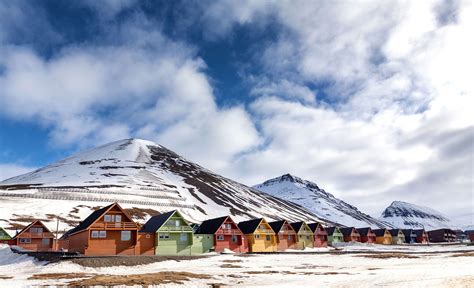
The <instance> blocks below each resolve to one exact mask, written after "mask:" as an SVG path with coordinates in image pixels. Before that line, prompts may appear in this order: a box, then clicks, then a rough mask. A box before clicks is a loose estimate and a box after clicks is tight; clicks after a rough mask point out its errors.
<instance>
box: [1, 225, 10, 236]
mask: <svg viewBox="0 0 474 288" xmlns="http://www.w3.org/2000/svg"><path fill="white" fill-rule="evenodd" d="M0 231H2V232H3V234H5V236H6V237H8V238H12V236H10V234H8V232H7V231H5V229H3V228H2V227H0Z"/></svg>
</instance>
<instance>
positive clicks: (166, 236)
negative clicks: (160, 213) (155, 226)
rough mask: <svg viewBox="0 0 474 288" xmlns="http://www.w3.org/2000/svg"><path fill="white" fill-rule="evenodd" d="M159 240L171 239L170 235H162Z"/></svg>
mask: <svg viewBox="0 0 474 288" xmlns="http://www.w3.org/2000/svg"><path fill="white" fill-rule="evenodd" d="M158 238H159V239H170V234H168V233H160V235H159V237H158Z"/></svg>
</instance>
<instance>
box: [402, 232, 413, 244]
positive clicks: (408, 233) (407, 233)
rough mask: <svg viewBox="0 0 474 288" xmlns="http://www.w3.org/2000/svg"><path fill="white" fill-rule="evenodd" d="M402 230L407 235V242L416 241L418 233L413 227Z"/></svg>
mask: <svg viewBox="0 0 474 288" xmlns="http://www.w3.org/2000/svg"><path fill="white" fill-rule="evenodd" d="M402 232H403V235H405V243H408V244H413V243H416V233H415V231H414V230H413V229H402Z"/></svg>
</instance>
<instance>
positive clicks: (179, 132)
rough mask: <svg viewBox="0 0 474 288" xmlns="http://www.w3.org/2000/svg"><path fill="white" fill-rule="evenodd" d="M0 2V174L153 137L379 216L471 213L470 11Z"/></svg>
mask: <svg viewBox="0 0 474 288" xmlns="http://www.w3.org/2000/svg"><path fill="white" fill-rule="evenodd" d="M380 3H381V2H380V1H299V0H296V1H294V0H293V1H285V0H277V1H264V0H261V1H201V0H199V1H197V0H196V1H162V2H159V1H134V0H103V1H95V0H90V1H86V0H84V1H47V0H45V1H21V0H17V1H7V0H0V178H7V177H9V176H13V175H16V174H19V173H23V172H26V171H28V170H31V169H33V168H35V167H40V166H43V165H46V164H48V163H51V162H54V161H56V160H59V159H61V158H63V157H65V156H67V155H69V154H71V153H73V152H76V151H78V150H82V149H85V148H90V147H93V146H97V145H99V144H102V143H106V142H110V141H114V140H118V139H122V138H128V137H137V138H144V139H149V140H153V141H156V142H158V143H160V144H162V145H165V146H167V147H168V148H170V149H172V150H174V151H176V152H178V153H179V154H182V155H184V156H185V157H187V158H188V159H190V160H193V161H196V162H198V163H200V164H201V165H203V166H206V167H208V168H210V169H212V170H214V171H216V172H218V173H220V174H223V175H225V176H228V177H231V178H233V179H236V180H239V181H241V182H243V183H245V184H248V185H253V184H257V183H259V182H262V181H264V180H266V179H268V178H271V177H276V176H279V175H280V174H283V173H288V172H289V173H292V174H294V175H298V176H300V177H302V178H305V179H308V180H312V181H315V182H316V183H318V184H319V185H320V186H322V187H323V188H325V189H326V190H327V191H329V192H332V193H333V194H335V195H336V196H338V197H341V198H342V199H344V200H346V201H348V202H350V203H352V204H354V205H356V206H358V207H359V208H360V209H361V210H363V211H366V212H368V213H371V214H373V215H379V213H380V212H381V210H382V209H383V208H384V207H385V206H387V205H388V204H390V203H391V201H393V200H404V201H408V202H412V203H415V204H421V205H427V206H431V207H432V208H435V209H438V210H440V211H442V212H444V213H446V214H447V215H450V216H457V215H459V214H463V213H469V212H471V213H472V211H473V209H474V196H473V193H474V192H473V190H474V187H473V186H474V184H473V176H474V175H473V166H474V159H473V146H474V143H473V142H474V140H473V138H474V137H473V135H474V134H473V133H474V132H473V131H474V130H473V128H474V116H473V115H474V111H473V110H474V106H473V104H474V103H473V102H474V101H473V97H474V95H473V90H474V89H473V82H474V81H473V79H472V77H473V75H474V71H473V67H474V63H473V62H474V61H473V56H472V53H473V52H472V51H474V47H473V46H474V45H473V37H472V35H474V31H473V30H474V29H473V28H474V25H473V24H474V23H473V19H474V17H473V4H472V1H454V0H453V1H432V2H430V1H384V2H383V5H380Z"/></svg>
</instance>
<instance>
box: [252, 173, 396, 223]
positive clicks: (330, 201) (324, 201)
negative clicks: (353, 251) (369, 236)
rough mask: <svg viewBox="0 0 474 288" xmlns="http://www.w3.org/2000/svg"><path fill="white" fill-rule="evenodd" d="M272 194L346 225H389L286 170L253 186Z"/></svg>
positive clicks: (319, 215)
mask: <svg viewBox="0 0 474 288" xmlns="http://www.w3.org/2000/svg"><path fill="white" fill-rule="evenodd" d="M253 187H254V188H256V189H258V190H260V191H263V192H265V193H268V194H270V195H272V196H275V197H278V198H280V199H284V200H287V201H291V202H293V203H296V204H299V205H301V206H304V207H305V208H307V209H308V210H310V211H312V212H313V213H314V214H316V215H318V217H320V218H324V219H327V220H330V221H331V222H335V223H339V224H342V225H345V226H354V227H367V226H370V227H374V228H375V227H390V224H388V223H385V222H383V221H380V220H378V219H375V218H372V217H371V216H369V215H367V214H364V213H362V212H361V211H359V209H357V208H356V207H354V206H352V205H350V204H348V203H346V202H344V201H342V200H340V199H337V198H336V197H334V196H333V195H332V194H330V193H328V192H326V191H324V190H323V189H321V188H319V187H318V185H316V184H315V183H313V182H310V181H307V180H303V179H301V178H299V177H296V176H293V175H290V174H285V175H283V176H280V177H277V178H273V179H270V180H267V181H265V182H263V183H262V184H259V185H255V186H253Z"/></svg>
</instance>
